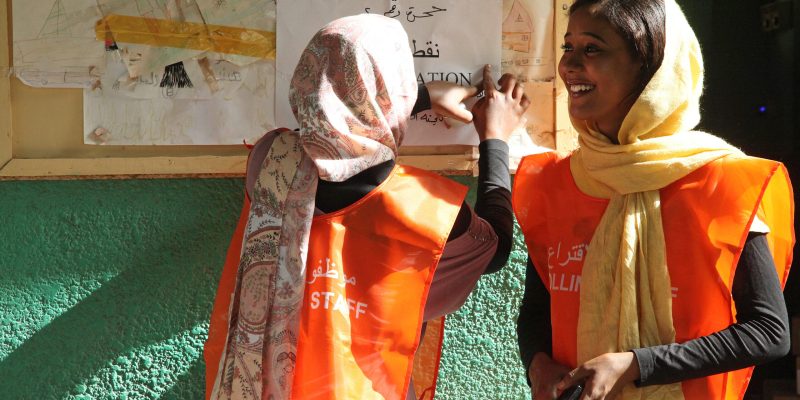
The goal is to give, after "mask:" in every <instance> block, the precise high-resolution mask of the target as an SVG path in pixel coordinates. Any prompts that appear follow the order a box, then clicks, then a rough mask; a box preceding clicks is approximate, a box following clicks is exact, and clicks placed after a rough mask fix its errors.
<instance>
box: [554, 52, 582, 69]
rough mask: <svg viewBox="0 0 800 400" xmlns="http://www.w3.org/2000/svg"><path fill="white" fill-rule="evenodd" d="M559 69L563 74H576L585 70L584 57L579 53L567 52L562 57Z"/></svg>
mask: <svg viewBox="0 0 800 400" xmlns="http://www.w3.org/2000/svg"><path fill="white" fill-rule="evenodd" d="M558 68H559V69H560V70H562V72H574V71H578V70H580V69H581V68H583V55H582V54H581V53H580V52H578V51H574V50H573V51H567V52H564V54H562V55H561V60H560V61H559V62H558Z"/></svg>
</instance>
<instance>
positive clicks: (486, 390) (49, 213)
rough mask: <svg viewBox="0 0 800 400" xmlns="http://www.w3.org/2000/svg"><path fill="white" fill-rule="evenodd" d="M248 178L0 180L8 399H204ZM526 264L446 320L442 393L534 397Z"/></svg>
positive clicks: (486, 284) (1, 328)
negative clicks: (224, 276) (523, 345)
mask: <svg viewBox="0 0 800 400" xmlns="http://www.w3.org/2000/svg"><path fill="white" fill-rule="evenodd" d="M457 180H459V181H460V182H462V183H465V184H468V185H470V187H471V188H472V189H473V190H474V186H475V180H474V179H472V178H457ZM241 185H242V181H241V180H238V179H220V180H128V181H91V180H90V181H60V182H53V181H50V182H0V399H3V400H5V399H84V400H88V399H115V400H116V399H127V400H133V399H158V398H161V399H200V398H202V396H203V388H204V386H203V374H204V373H205V366H204V363H203V361H202V345H203V341H204V340H205V336H206V330H207V327H208V325H207V317H208V313H209V311H210V309H211V303H212V301H213V296H214V291H215V288H216V283H217V279H218V276H219V272H220V269H221V267H222V263H223V259H224V255H225V250H226V248H227V245H228V240H229V239H230V234H231V232H232V231H233V228H234V225H235V223H236V219H237V218H238V212H239V208H240V206H241V201H242V197H241V193H242V192H241ZM519 239H520V238H517V240H518V241H519ZM523 262H524V254H523V253H521V252H520V251H519V243H518V245H517V247H515V252H514V254H513V255H512V263H511V264H510V265H509V266H507V267H506V268H505V269H504V270H503V271H501V272H499V273H497V274H494V275H492V276H489V277H484V278H482V279H481V281H480V283H479V284H478V287H477V288H476V290H475V291H474V292H473V294H472V295H471V296H470V298H469V300H468V301H467V304H466V305H465V306H464V307H463V308H462V309H461V311H459V313H457V314H456V315H454V316H452V317H450V318H449V319H448V322H447V326H448V331H447V336H446V339H445V355H444V359H443V361H442V369H441V375H440V385H439V395H440V397H439V398H442V399H479V398H480V399H483V398H490V399H518V398H519V399H523V398H526V397H527V395H526V393H527V392H526V388H527V386H526V385H525V381H524V377H523V375H522V370H521V368H520V364H519V359H518V357H517V350H516V334H515V332H514V320H515V318H516V309H517V307H518V304H519V299H520V297H521V295H522V286H523V279H524V278H523V271H524V269H523V266H524V264H523Z"/></svg>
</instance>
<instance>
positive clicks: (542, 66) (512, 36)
mask: <svg viewBox="0 0 800 400" xmlns="http://www.w3.org/2000/svg"><path fill="white" fill-rule="evenodd" d="M553 15H554V14H553V2H552V1H549V0H504V1H503V25H502V29H503V55H502V59H503V60H502V72H503V73H512V74H514V75H515V76H516V77H517V79H519V80H520V81H522V82H524V83H525V95H527V96H528V98H529V99H531V107H530V108H529V109H528V111H527V112H526V113H525V117H526V118H527V125H526V130H527V132H528V135H529V136H530V137H531V138H532V139H533V143H535V144H536V145H537V146H544V147H549V148H555V134H554V132H553V129H554V121H553V115H554V109H553V107H554V99H553V85H554V83H555V59H554V50H553V43H554V39H553V24H554V19H553ZM519 143H524V142H522V141H520V142H519ZM531 151H532V152H535V151H537V150H536V149H531Z"/></svg>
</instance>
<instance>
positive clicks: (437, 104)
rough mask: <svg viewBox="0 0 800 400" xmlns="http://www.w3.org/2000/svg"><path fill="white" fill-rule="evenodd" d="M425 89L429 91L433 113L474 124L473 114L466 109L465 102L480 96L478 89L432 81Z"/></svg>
mask: <svg viewBox="0 0 800 400" xmlns="http://www.w3.org/2000/svg"><path fill="white" fill-rule="evenodd" d="M425 89H428V95H429V96H430V98H431V110H432V111H433V112H435V113H436V114H439V115H441V116H443V117H445V118H452V119H454V120H457V121H460V122H463V123H469V122H472V113H471V112H470V111H469V110H467V108H466V107H464V103H463V102H464V100H466V99H468V98H470V97H472V96H475V95H476V94H478V88H476V87H474V86H461V85H458V84H455V83H452V82H447V81H430V82H428V83H426V84H425ZM445 122H447V120H446V119H445Z"/></svg>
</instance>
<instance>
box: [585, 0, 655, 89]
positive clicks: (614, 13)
mask: <svg viewBox="0 0 800 400" xmlns="http://www.w3.org/2000/svg"><path fill="white" fill-rule="evenodd" d="M583 7H588V8H587V10H588V11H589V13H590V14H591V15H592V16H595V17H598V16H599V17H603V18H605V19H606V20H608V22H610V23H611V25H612V26H613V27H614V28H615V29H616V30H617V32H619V34H620V35H622V37H623V38H624V39H625V41H626V42H627V43H628V45H629V46H630V50H631V52H632V53H633V54H634V56H636V57H638V58H639V59H641V60H642V62H643V63H644V65H643V66H642V69H643V71H642V72H643V74H642V87H644V85H646V84H647V83H648V82H649V81H650V78H652V77H653V74H655V73H656V71H657V70H658V68H659V67H660V66H661V61H663V60H664V46H665V44H666V39H667V37H666V30H667V28H666V11H665V8H664V0H575V2H574V3H573V4H572V6H571V7H570V8H569V14H570V15H572V13H574V12H575V11H577V10H578V9H580V8H583Z"/></svg>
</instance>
